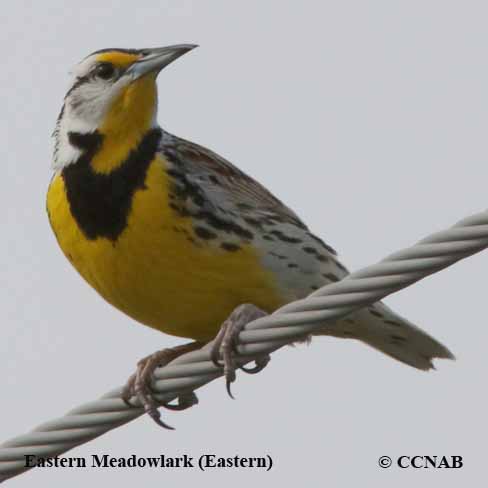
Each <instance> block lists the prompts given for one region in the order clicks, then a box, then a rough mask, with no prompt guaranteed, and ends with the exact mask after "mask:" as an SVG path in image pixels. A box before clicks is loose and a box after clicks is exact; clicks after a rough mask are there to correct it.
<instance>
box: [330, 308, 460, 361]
mask: <svg viewBox="0 0 488 488" xmlns="http://www.w3.org/2000/svg"><path fill="white" fill-rule="evenodd" d="M323 334H325V335H333V336H336V337H350V338H354V339H358V340H360V341H362V342H365V343H366V344H369V345H370V346H372V347H374V348H375V349H378V350H379V351H381V352H383V353H385V354H387V355H388V356H391V357H392V358H395V359H397V360H398V361H401V362H403V363H405V364H408V365H410V366H413V367H414V368H418V369H422V370H429V369H431V368H434V366H433V364H432V360H433V359H434V358H444V359H455V358H454V355H453V354H452V353H451V351H449V349H447V348H446V347H445V346H443V345H442V344H441V343H440V342H438V341H436V340H435V339H434V338H433V337H431V336H430V335H429V334H427V333H426V332H424V331H423V330H422V329H420V328H419V327H417V326H416V325H414V324H412V323H411V322H409V321H408V320H407V319H405V318H403V317H401V316H400V315H398V314H396V313H395V312H393V310H391V309H390V308H388V307H387V306H386V305H384V304H383V303H381V302H378V303H375V304H374V305H372V306H370V307H368V308H365V309H362V310H359V311H358V312H355V313H353V314H351V315H349V316H347V317H346V318H345V319H342V320H340V321H338V322H337V323H336V324H333V325H331V327H330V329H329V328H328V330H327V332H324V333H323Z"/></svg>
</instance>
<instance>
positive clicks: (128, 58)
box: [97, 51, 140, 68]
mask: <svg viewBox="0 0 488 488" xmlns="http://www.w3.org/2000/svg"><path fill="white" fill-rule="evenodd" d="M139 58H140V54H131V53H125V52H122V51H107V52H104V53H100V54H98V56H97V61H98V62H101V63H102V62H105V63H112V64H113V65H115V66H119V67H121V68H125V67H127V66H130V65H131V64H132V63H134V62H135V61H137V60H138V59H139Z"/></svg>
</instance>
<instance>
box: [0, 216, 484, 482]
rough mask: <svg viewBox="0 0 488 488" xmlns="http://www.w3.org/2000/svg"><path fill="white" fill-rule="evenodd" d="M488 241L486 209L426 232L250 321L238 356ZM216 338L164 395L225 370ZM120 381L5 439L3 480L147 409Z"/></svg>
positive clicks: (280, 342) (309, 328) (163, 376)
mask: <svg viewBox="0 0 488 488" xmlns="http://www.w3.org/2000/svg"><path fill="white" fill-rule="evenodd" d="M486 247H488V211H485V212H481V213H479V214H476V215H473V216H471V217H468V218H465V219H463V220H461V221H460V222H458V223H457V224H455V225H454V226H453V227H451V228H450V229H447V230H444V231H441V232H437V233H435V234H432V235H431V236H429V237H427V238H425V239H422V240H421V241H419V242H418V243H417V244H415V245H414V246H412V247H409V248H406V249H403V250H401V251H398V252H396V253H393V254H391V255H390V256H388V257H387V258H385V259H383V260H382V261H380V262H378V263H377V264H375V265H372V266H368V267H366V268H363V269H360V270H359V271H356V272H354V273H352V274H350V275H348V276H347V277H346V278H344V279H343V280H341V281H339V282H337V283H332V284H329V285H326V286H324V287H322V288H321V289H319V290H317V291H316V292H314V293H312V294H311V295H310V296H308V297H307V298H305V299H302V300H297V301H295V302H292V303H289V304H287V305H285V306H284V307H281V308H280V309H279V310H277V311H276V312H274V313H273V314H271V315H269V316H267V317H263V318H260V319H258V320H255V321H253V322H251V323H249V324H247V325H246V327H245V328H244V329H243V330H242V331H241V333H240V334H239V341H238V343H239V345H238V347H237V351H238V355H237V356H236V362H237V364H239V365H244V364H246V363H248V362H250V361H252V360H253V359H256V358H258V357H259V356H261V355H263V354H267V353H270V352H273V351H275V350H276V349H279V348H280V347H282V346H284V345H286V344H289V343H291V342H294V341H296V340H300V339H303V338H305V337H307V336H308V335H309V334H310V333H312V332H316V331H317V330H319V329H324V330H326V329H327V327H331V325H330V324H331V323H333V321H334V320H336V319H338V318H341V317H344V316H346V315H348V314H349V313H351V312H353V311H355V310H357V309H359V308H362V307H364V306H367V305H369V304H372V303H374V302H376V301H378V300H380V299H381V298H383V297H385V296H387V295H389V294H391V293H393V292H395V291H397V290H399V289H402V288H405V287H407V286H409V285H411V284H413V283H415V282H416V281H418V280H420V279H422V278H424V277H426V276H428V275H430V274H432V273H435V272H437V271H439V270H441V269H443V268H446V267H448V266H450V265H452V264H454V263H456V262H457V261H459V260H460V259H463V258H465V257H467V256H470V255H472V254H475V253H477V252H479V251H481V250H483V249H485V248H486ZM210 348H211V344H207V345H206V346H205V347H203V348H202V349H200V350H198V351H194V352H190V353H187V354H185V355H183V356H181V357H179V358H178V359H176V360H174V361H173V362H171V363H170V364H169V365H168V366H166V367H164V368H159V369H157V370H156V371H155V374H154V381H153V383H152V386H153V388H154V390H155V391H156V392H157V398H158V399H159V400H160V401H161V402H169V401H172V400H174V399H175V398H177V397H178V396H179V395H181V394H183V393H188V392H191V391H194V390H196V389H198V388H200V387H201V386H203V385H205V384H207V383H209V382H210V381H213V380H214V379H216V378H218V377H220V376H222V371H221V369H220V368H217V367H216V366H215V365H214V364H213V363H212V362H211V361H210V353H209V351H210ZM120 394H121V388H120V387H119V388H116V389H114V390H112V391H110V392H108V393H107V394H105V395H104V396H102V397H101V398H100V399H98V400H95V401H92V402H89V403H85V404H83V405H81V406H79V407H76V408H74V409H73V410H71V411H69V412H68V413H67V414H66V415H64V416H62V417H59V418H57V419H54V420H52V421H49V422H46V423H44V424H42V425H39V426H38V427H36V428H35V429H34V430H33V431H31V432H29V433H27V434H24V435H21V436H18V437H15V438H13V439H10V440H8V441H6V442H4V443H3V444H1V445H0V482H1V481H5V480H7V479H9V478H11V477H13V476H16V475H18V474H20V473H22V472H25V471H27V470H28V469H30V468H29V467H26V466H25V464H26V463H25V457H24V456H25V455H27V454H33V455H36V456H42V457H53V456H57V455H60V454H62V453H64V452H66V451H68V450H70V449H72V448H74V447H76V446H78V445H80V444H83V443H86V442H88V441H90V440H92V439H94V438H96V437H98V436H100V435H102V434H104V433H105V432H107V431H109V430H111V429H114V428H116V427H118V426H120V425H123V424H125V423H127V422H130V421H131V420H134V419H135V418H137V417H139V416H140V415H142V414H143V413H144V411H143V409H142V408H141V407H140V405H139V404H138V403H137V401H136V400H134V403H135V404H136V405H138V406H135V407H130V406H128V405H126V404H125V403H124V402H123V401H122V399H121V398H120Z"/></svg>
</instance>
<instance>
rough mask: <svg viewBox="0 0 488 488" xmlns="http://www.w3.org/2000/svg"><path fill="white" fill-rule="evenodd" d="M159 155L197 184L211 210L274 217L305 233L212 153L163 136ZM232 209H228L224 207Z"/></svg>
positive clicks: (281, 208)
mask: <svg viewBox="0 0 488 488" xmlns="http://www.w3.org/2000/svg"><path fill="white" fill-rule="evenodd" d="M161 151H162V152H163V153H165V154H167V155H171V159H172V161H173V162H174V163H176V164H178V165H180V166H181V168H180V169H181V170H182V171H183V172H184V173H185V176H186V178H187V179H188V180H189V181H191V182H192V183H195V184H198V185H199V186H200V188H202V189H203V190H204V192H205V195H206V197H207V198H208V199H209V200H210V202H211V203H212V204H213V205H214V207H215V208H219V207H220V208H224V209H228V210H232V211H236V210H238V211H240V212H243V213H246V211H249V212H251V211H252V212H254V213H257V214H261V215H264V216H267V217H271V218H273V217H275V218H277V219H280V220H282V221H285V222H290V223H293V224H295V225H297V226H298V227H301V228H303V229H306V228H307V227H306V225H305V224H304V223H303V222H302V221H301V220H300V218H299V217H298V216H297V215H296V214H295V212H293V210H291V209H290V208H288V207H287V206H286V205H285V204H284V203H283V202H281V201H280V200H279V199H278V198H276V197H275V196H274V195H273V194H272V193H271V192H269V191H268V190H267V189H266V188H265V187H264V186H262V185H261V184H260V183H258V182H257V181H256V180H254V179H253V178H251V177H250V176H248V175H247V174H246V173H244V172H243V171H241V170H240V169H239V168H237V167H236V166H234V165H233V164H232V163H230V162H229V161H227V160H226V159H224V158H223V157H221V156H219V155H218V154H216V153H215V152H213V151H211V150H209V149H207V148H205V147H203V146H200V145H198V144H195V143H193V142H190V141H186V140H184V139H180V138H179V137H176V136H173V135H171V134H168V133H167V132H165V133H164V136H163V139H162V143H161ZM229 206H230V207H232V208H228V207H229Z"/></svg>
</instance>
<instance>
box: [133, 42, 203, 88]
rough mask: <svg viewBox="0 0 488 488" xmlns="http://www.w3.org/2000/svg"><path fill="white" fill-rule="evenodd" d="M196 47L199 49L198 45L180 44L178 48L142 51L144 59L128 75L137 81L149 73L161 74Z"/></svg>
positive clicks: (170, 47)
mask: <svg viewBox="0 0 488 488" xmlns="http://www.w3.org/2000/svg"><path fill="white" fill-rule="evenodd" d="M196 47H198V46H197V45H196V44H178V45H176V46H168V47H156V48H153V49H142V51H141V52H142V57H141V58H140V59H139V60H137V61H136V62H135V63H134V64H133V65H132V66H131V67H130V68H129V69H128V70H127V74H129V75H131V76H132V77H133V79H134V80H136V79H137V78H140V77H141V76H144V75H146V74H148V73H159V72H160V71H161V70H162V69H163V68H164V67H166V66H168V64H170V63H172V62H173V61H174V60H176V59H178V58H179V57H180V56H183V54H185V53H187V52H188V51H191V50H192V49H195V48H196Z"/></svg>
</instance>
